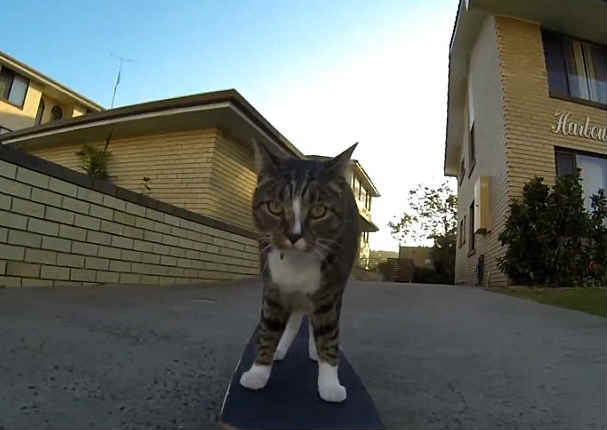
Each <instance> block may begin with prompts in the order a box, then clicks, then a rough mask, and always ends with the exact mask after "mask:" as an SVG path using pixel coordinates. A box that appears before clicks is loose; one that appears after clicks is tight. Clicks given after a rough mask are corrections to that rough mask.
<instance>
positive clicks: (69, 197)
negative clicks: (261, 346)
mask: <svg viewBox="0 0 607 430" xmlns="http://www.w3.org/2000/svg"><path fill="white" fill-rule="evenodd" d="M258 273H259V257H258V244H257V240H256V235H255V234H254V233H253V232H249V231H246V230H244V229H242V228H238V227H234V226H231V225H228V224H226V223H223V222H220V221H217V220H214V219H211V218H208V217H205V216H202V215H200V214H197V213H194V212H190V211H187V210H185V209H182V208H178V207H176V206H172V205H169V204H166V203H164V202H161V201H158V200H154V199H151V198H149V197H146V196H143V195H140V194H137V193H134V192H132V191H129V190H126V189H123V188H119V187H115V186H114V185H112V184H110V183H108V182H103V181H93V180H91V178H90V177H88V176H86V175H84V174H81V173H79V172H76V171H73V170H70V169H67V168H65V167H63V166H60V165H58V164H54V163H51V162H49V161H46V160H42V159H40V158H37V157H34V156H32V155H29V154H26V153H24V152H21V151H18V150H15V149H12V148H8V147H2V146H0V287H21V286H23V287H28V286H68V285H96V284H106V283H110V284H135V283H136V284H186V283H197V282H204V281H217V280H227V279H242V278H247V277H254V276H257V275H258Z"/></svg>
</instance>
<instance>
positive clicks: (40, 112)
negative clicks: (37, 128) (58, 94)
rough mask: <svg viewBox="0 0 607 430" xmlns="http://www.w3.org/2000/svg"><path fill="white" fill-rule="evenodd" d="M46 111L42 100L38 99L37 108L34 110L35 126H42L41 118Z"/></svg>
mask: <svg viewBox="0 0 607 430" xmlns="http://www.w3.org/2000/svg"><path fill="white" fill-rule="evenodd" d="M45 110H46V103H44V98H43V97H40V101H39V102H38V108H37V109H36V118H35V120H34V123H35V124H36V125H40V124H42V118H43V117H44V111H45Z"/></svg>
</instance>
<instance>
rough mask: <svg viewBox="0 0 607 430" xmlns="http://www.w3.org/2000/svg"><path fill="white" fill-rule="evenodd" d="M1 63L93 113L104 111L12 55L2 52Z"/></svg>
mask: <svg viewBox="0 0 607 430" xmlns="http://www.w3.org/2000/svg"><path fill="white" fill-rule="evenodd" d="M0 62H1V63H5V64H6V65H7V66H8V67H10V68H12V69H13V70H15V71H16V72H18V73H20V74H22V75H25V76H26V77H28V78H29V79H32V80H34V81H37V82H40V83H42V84H44V85H47V86H49V87H51V88H53V89H54V90H56V91H57V92H59V93H61V94H63V95H65V96H68V97H70V98H72V99H75V100H76V101H77V102H78V103H80V104H81V105H83V106H85V107H86V108H88V109H90V110H93V111H101V110H104V108H103V106H101V105H100V104H98V103H95V102H94V101H93V100H91V99H89V98H87V97H85V96H83V95H82V94H80V93H77V92H76V91H74V90H72V89H71V88H69V87H66V86H65V85H63V84H60V83H59V82H57V81H55V80H54V79H52V78H49V77H48V76H46V75H44V74H43V73H40V72H39V71H38V70H36V69H34V68H33V67H31V66H28V65H27V64H25V63H22V62H21V61H19V60H17V59H16V58H13V57H11V56H10V55H8V54H6V53H4V52H2V51H0Z"/></svg>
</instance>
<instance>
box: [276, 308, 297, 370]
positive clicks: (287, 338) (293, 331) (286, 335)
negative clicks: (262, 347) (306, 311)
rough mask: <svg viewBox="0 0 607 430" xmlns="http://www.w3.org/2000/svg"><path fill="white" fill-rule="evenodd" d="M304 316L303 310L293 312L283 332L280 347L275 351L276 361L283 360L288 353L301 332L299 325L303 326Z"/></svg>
mask: <svg viewBox="0 0 607 430" xmlns="http://www.w3.org/2000/svg"><path fill="white" fill-rule="evenodd" d="M302 318H303V313H302V312H291V316H290V317H289V321H288V322H287V327H286V328H285V331H284V332H283V333H282V336H281V338H280V342H278V347H276V352H275V353H274V361H279V360H282V359H283V358H285V355H287V352H288V351H289V348H290V347H291V344H292V343H293V340H294V339H295V337H296V336H297V333H298V332H299V327H300V326H301V319H302Z"/></svg>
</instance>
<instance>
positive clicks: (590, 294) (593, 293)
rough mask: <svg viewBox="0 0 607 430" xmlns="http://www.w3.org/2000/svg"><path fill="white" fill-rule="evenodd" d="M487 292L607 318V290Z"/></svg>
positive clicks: (506, 290)
mask: <svg viewBox="0 0 607 430" xmlns="http://www.w3.org/2000/svg"><path fill="white" fill-rule="evenodd" d="M487 290H489V291H493V292H496V293H502V294H507V295H509V296H514V297H520V298H524V299H529V300H535V301H536V302H540V303H544V304H547V305H554V306H559V307H562V308H568V309H575V310H578V311H582V312H588V313H590V314H594V315H600V316H602V317H604V318H607V306H606V302H607V289H606V288H539V287H535V288H530V287H509V288H498V287H494V288H487Z"/></svg>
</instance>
